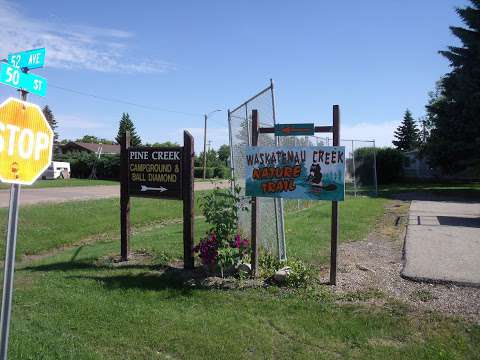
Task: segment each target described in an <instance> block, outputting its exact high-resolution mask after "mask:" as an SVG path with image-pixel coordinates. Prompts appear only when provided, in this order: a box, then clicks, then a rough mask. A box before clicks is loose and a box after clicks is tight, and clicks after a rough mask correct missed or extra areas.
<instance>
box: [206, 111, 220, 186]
mask: <svg viewBox="0 0 480 360" xmlns="http://www.w3.org/2000/svg"><path fill="white" fill-rule="evenodd" d="M218 111H222V110H220V109H217V110H213V111H211V112H209V113H208V114H205V115H204V117H205V127H204V128H203V180H205V179H206V176H207V119H208V117H209V116H210V115H212V114H213V113H216V112H218Z"/></svg>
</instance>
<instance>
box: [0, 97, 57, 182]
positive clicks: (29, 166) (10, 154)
mask: <svg viewBox="0 0 480 360" xmlns="http://www.w3.org/2000/svg"><path fill="white" fill-rule="evenodd" d="M52 148H53V131H52V129H51V128H50V125H49V124H48V122H47V120H46V119H45V116H44V115H43V112H42V110H41V109H40V108H39V107H38V105H35V104H31V103H28V102H25V101H21V100H18V99H14V98H9V99H7V100H6V101H5V102H3V103H2V104H1V105H0V181H2V182H6V183H11V184H25V185H31V184H33V182H34V181H35V180H36V179H37V178H38V177H39V176H40V175H41V174H42V173H43V172H44V171H45V170H46V169H47V167H48V166H49V165H50V162H51V160H52Z"/></svg>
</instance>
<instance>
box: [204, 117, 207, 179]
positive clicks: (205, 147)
mask: <svg viewBox="0 0 480 360" xmlns="http://www.w3.org/2000/svg"><path fill="white" fill-rule="evenodd" d="M207 119H208V116H207V114H205V126H204V128H203V180H205V179H206V177H207Z"/></svg>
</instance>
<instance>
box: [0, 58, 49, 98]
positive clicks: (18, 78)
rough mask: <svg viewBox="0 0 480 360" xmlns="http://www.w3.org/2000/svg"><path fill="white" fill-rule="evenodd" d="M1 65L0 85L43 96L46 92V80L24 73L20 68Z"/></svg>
mask: <svg viewBox="0 0 480 360" xmlns="http://www.w3.org/2000/svg"><path fill="white" fill-rule="evenodd" d="M1 65H2V68H1V72H0V83H3V84H5V85H9V86H13V87H14V88H17V89H22V90H25V91H28V92H29V93H32V94H36V95H39V96H45V94H46V92H47V80H46V79H44V78H42V77H40V76H38V75H35V74H29V73H25V72H23V71H22V70H21V69H20V68H16V67H15V66H12V65H9V64H6V63H2V64H1Z"/></svg>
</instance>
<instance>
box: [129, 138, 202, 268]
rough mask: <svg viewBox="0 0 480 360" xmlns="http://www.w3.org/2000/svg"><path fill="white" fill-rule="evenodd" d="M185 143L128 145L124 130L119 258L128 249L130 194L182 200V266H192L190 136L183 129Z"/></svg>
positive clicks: (192, 197) (192, 209) (192, 212)
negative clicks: (174, 144) (159, 145)
mask: <svg viewBox="0 0 480 360" xmlns="http://www.w3.org/2000/svg"><path fill="white" fill-rule="evenodd" d="M183 141H184V146H183V147H181V146H175V147H142V146H139V147H130V134H129V132H126V134H125V136H124V138H123V140H122V143H121V152H120V161H121V170H120V181H121V183H120V196H121V197H120V224H121V229H120V234H121V236H120V238H121V246H120V247H121V252H120V253H121V260H122V261H127V260H128V255H129V251H130V196H138V197H147V198H161V199H174V200H183V243H184V267H185V268H186V269H193V264H194V262H193V260H194V259H193V237H194V196H193V160H194V144H193V137H192V135H190V133H188V132H187V131H185V132H184V140H183Z"/></svg>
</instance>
